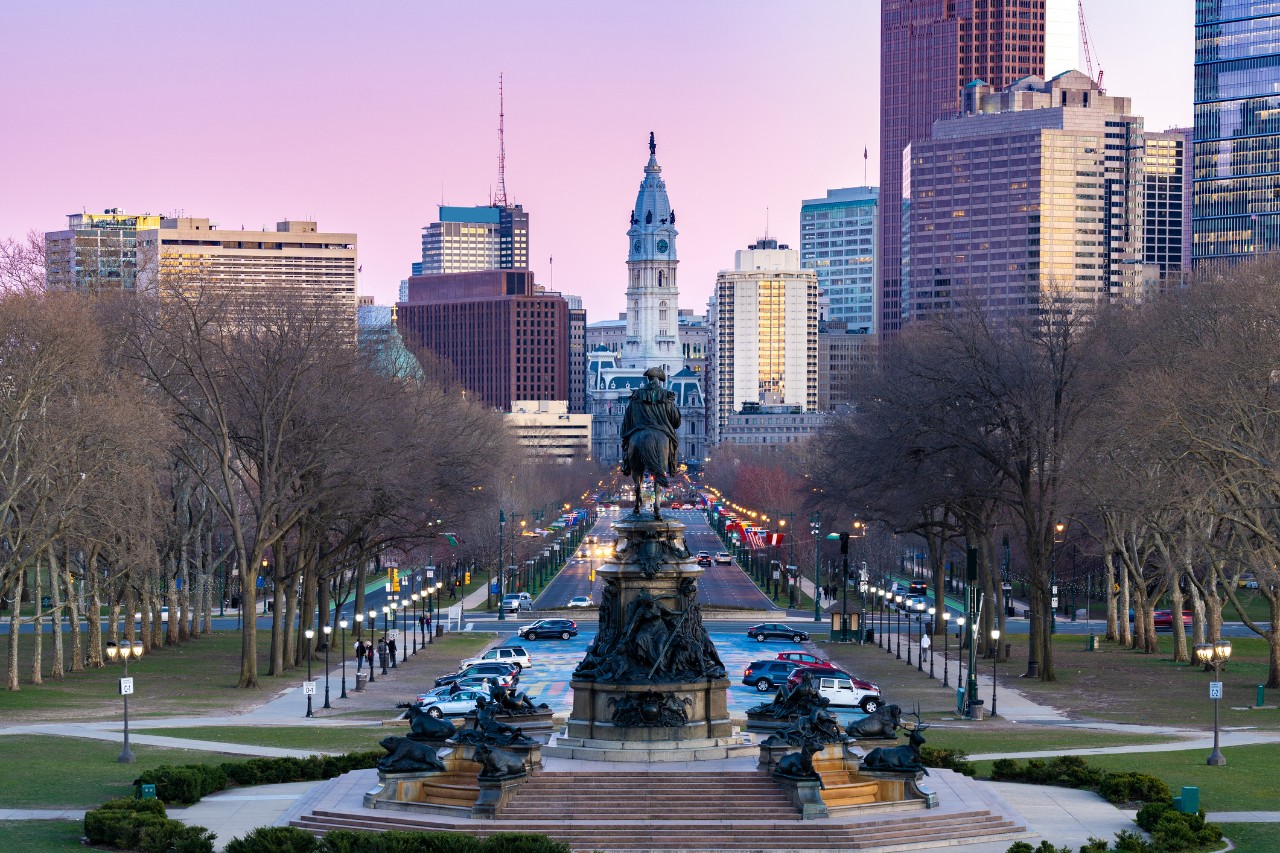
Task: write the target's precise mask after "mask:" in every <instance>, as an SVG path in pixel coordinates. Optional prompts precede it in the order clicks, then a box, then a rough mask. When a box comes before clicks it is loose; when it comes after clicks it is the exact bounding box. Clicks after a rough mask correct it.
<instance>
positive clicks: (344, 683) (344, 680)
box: [338, 614, 359, 699]
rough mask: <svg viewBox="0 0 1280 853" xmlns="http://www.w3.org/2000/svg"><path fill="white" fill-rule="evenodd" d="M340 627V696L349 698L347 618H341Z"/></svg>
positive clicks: (340, 697)
mask: <svg viewBox="0 0 1280 853" xmlns="http://www.w3.org/2000/svg"><path fill="white" fill-rule="evenodd" d="M357 615H359V614H357ZM338 627H339V628H341V629H342V692H341V693H339V694H338V698H339V699H346V698H347V620H346V619H339V620H338Z"/></svg>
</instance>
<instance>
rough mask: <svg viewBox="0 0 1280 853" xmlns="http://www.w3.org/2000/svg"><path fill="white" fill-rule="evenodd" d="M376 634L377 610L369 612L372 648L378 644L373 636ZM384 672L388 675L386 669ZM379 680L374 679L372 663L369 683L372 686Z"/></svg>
mask: <svg viewBox="0 0 1280 853" xmlns="http://www.w3.org/2000/svg"><path fill="white" fill-rule="evenodd" d="M376 633H378V611H376V610H370V611H369V645H371V646H372V645H376V644H375V643H374V642H373V635H374V634H376ZM382 672H383V673H384V674H385V673H386V670H385V669H384V670H383V671H382ZM377 680H378V679H376V678H374V677H373V663H372V662H370V664H369V683H370V684H373V682H375V681H377Z"/></svg>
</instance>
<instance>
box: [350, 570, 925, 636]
mask: <svg viewBox="0 0 1280 853" xmlns="http://www.w3.org/2000/svg"><path fill="white" fill-rule="evenodd" d="M366 562H367V561H366V560H359V561H358V562H357V563H356V609H355V612H356V613H364V584H365V579H364V577H365V565H366ZM938 600H939V601H942V600H943V599H938ZM363 629H364V620H359V621H357V622H356V639H357V640H359V639H360V638H361V637H362V636H363V634H362V631H363Z"/></svg>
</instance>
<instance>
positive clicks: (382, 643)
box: [378, 637, 387, 670]
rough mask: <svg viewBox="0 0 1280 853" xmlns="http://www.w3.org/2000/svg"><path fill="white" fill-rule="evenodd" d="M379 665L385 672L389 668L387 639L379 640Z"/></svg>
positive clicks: (380, 638)
mask: <svg viewBox="0 0 1280 853" xmlns="http://www.w3.org/2000/svg"><path fill="white" fill-rule="evenodd" d="M378 664H379V665H380V666H381V667H382V668H383V669H384V670H385V669H386V668H387V639H386V637H379V638H378Z"/></svg>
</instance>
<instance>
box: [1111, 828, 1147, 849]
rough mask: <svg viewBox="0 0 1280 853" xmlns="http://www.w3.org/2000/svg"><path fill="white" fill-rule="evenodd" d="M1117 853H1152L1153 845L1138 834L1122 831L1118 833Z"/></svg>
mask: <svg viewBox="0 0 1280 853" xmlns="http://www.w3.org/2000/svg"><path fill="white" fill-rule="evenodd" d="M1116 853H1151V845H1150V844H1148V843H1147V840H1146V839H1145V838H1143V837H1142V836H1141V835H1139V834H1138V833H1136V832H1130V831H1129V830H1127V829H1122V830H1120V831H1119V832H1117V833H1116Z"/></svg>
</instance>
